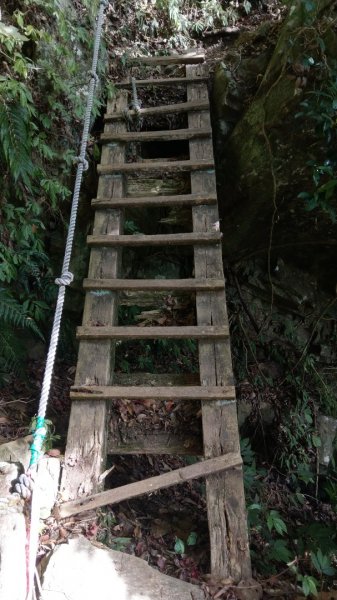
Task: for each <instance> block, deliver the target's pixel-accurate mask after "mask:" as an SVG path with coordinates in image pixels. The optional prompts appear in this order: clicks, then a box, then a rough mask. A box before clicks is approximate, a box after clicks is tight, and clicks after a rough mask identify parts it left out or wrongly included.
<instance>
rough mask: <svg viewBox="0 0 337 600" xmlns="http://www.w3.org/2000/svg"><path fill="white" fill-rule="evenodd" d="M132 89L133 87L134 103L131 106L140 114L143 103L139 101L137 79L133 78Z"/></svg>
mask: <svg viewBox="0 0 337 600" xmlns="http://www.w3.org/2000/svg"><path fill="white" fill-rule="evenodd" d="M131 87H132V102H131V106H132V108H133V109H134V110H135V111H136V113H140V109H141V103H140V101H139V99H138V94H137V86H136V79H135V78H134V77H131Z"/></svg>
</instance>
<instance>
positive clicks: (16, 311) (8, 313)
mask: <svg viewBox="0 0 337 600" xmlns="http://www.w3.org/2000/svg"><path fill="white" fill-rule="evenodd" d="M0 325H2V326H8V325H11V326H12V327H17V328H21V329H29V330H30V331H33V332H34V333H35V334H36V335H38V336H39V337H40V338H41V339H43V335H42V333H41V331H40V329H39V328H38V326H37V325H36V323H35V321H34V320H33V319H32V318H30V317H28V316H27V315H26V314H25V312H24V309H23V307H22V305H21V304H20V303H19V302H18V301H17V300H15V298H13V297H12V296H11V295H10V294H9V293H8V291H7V290H6V289H4V288H0Z"/></svg>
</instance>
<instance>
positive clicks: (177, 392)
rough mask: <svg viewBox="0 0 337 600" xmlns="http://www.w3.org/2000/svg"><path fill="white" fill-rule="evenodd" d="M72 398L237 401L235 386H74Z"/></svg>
mask: <svg viewBox="0 0 337 600" xmlns="http://www.w3.org/2000/svg"><path fill="white" fill-rule="evenodd" d="M70 397H71V398H72V399H73V400H90V399H92V400H102V399H110V400H116V399H121V398H123V399H129V400H147V399H151V400H152V399H153V400H227V401H230V402H231V401H233V400H234V399H235V388H234V386H230V385H228V386H223V387H220V386H219V387H215V386H212V387H206V386H205V387H203V386H187V385H186V386H179V387H152V386H148V387H139V386H130V387H124V386H80V387H78V386H73V387H72V388H71V393H70Z"/></svg>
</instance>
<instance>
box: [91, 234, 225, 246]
mask: <svg viewBox="0 0 337 600" xmlns="http://www.w3.org/2000/svg"><path fill="white" fill-rule="evenodd" d="M221 237H222V234H221V233H220V231H210V232H209V233H199V232H196V233H167V234H158V235H138V234H137V235H136V234H135V235H88V237H87V243H88V244H89V246H165V245H166V246H188V245H198V246H200V245H203V244H218V243H219V242H220V241H221Z"/></svg>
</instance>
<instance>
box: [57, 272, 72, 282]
mask: <svg viewBox="0 0 337 600" xmlns="http://www.w3.org/2000/svg"><path fill="white" fill-rule="evenodd" d="M72 281H74V275H73V273H71V272H70V271H65V272H64V273H62V275H61V277H57V278H56V279H55V283H56V285H65V286H66V285H70V284H71V282H72Z"/></svg>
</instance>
